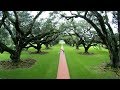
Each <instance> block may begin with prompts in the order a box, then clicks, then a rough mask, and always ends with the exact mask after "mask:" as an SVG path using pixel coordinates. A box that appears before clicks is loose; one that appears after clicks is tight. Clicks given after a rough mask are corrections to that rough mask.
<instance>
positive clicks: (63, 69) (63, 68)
mask: <svg viewBox="0 0 120 90" xmlns="http://www.w3.org/2000/svg"><path fill="white" fill-rule="evenodd" d="M57 79H70V75H69V70H68V66H67V62H66V58H65V54H64V48H63V45H62V46H61V50H60V59H59V65H58V73H57Z"/></svg>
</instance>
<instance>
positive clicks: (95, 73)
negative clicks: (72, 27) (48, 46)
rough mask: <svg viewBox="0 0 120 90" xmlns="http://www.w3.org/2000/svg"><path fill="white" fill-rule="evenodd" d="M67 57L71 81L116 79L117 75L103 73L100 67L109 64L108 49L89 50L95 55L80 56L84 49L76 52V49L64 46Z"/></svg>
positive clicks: (109, 72) (108, 72) (81, 48)
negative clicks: (105, 63)
mask: <svg viewBox="0 0 120 90" xmlns="http://www.w3.org/2000/svg"><path fill="white" fill-rule="evenodd" d="M64 50H65V55H66V59H67V63H68V68H69V72H70V77H71V79H115V78H117V77H116V75H115V73H113V72H111V71H107V72H105V71H102V70H101V69H100V68H99V66H100V65H101V64H102V63H104V62H109V55H108V51H107V49H103V48H102V49H100V50H99V49H94V48H93V47H91V48H90V49H89V52H90V53H94V55H80V54H79V52H84V48H83V47H80V50H76V49H75V47H70V46H67V45H64Z"/></svg>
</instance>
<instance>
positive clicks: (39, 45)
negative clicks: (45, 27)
mask: <svg viewBox="0 0 120 90" xmlns="http://www.w3.org/2000/svg"><path fill="white" fill-rule="evenodd" d="M41 48H42V47H41V44H37V47H36V49H37V53H40V52H41Z"/></svg>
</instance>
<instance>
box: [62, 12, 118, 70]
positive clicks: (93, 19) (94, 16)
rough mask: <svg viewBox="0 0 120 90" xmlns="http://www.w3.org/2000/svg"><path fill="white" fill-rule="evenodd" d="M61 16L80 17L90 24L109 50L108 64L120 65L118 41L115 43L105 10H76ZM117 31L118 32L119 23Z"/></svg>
mask: <svg viewBox="0 0 120 90" xmlns="http://www.w3.org/2000/svg"><path fill="white" fill-rule="evenodd" d="M117 13H118V14H117V17H118V19H117V20H118V22H119V12H117ZM62 17H66V18H67V19H71V18H78V17H80V18H83V19H84V20H86V21H87V22H88V23H89V24H91V25H92V27H93V28H94V29H95V30H96V31H97V34H98V36H99V37H100V39H101V40H102V42H103V43H104V44H105V45H106V46H107V48H108V50H109V54H110V65H111V66H112V67H114V68H117V67H120V43H117V40H116V39H115V34H114V32H113V29H112V27H111V25H110V23H109V18H108V15H107V11H76V12H75V13H73V12H71V16H65V15H62ZM118 32H119V33H120V30H119V23H118ZM119 37H120V34H119ZM119 42H120V39H119Z"/></svg>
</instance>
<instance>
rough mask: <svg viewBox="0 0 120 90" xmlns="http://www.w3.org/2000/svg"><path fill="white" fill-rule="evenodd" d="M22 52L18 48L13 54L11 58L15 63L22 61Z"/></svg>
mask: <svg viewBox="0 0 120 90" xmlns="http://www.w3.org/2000/svg"><path fill="white" fill-rule="evenodd" d="M21 52H22V49H21V48H17V49H16V50H15V52H13V53H11V55H10V58H11V60H12V62H13V63H18V62H19V61H20V55H21Z"/></svg>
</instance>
